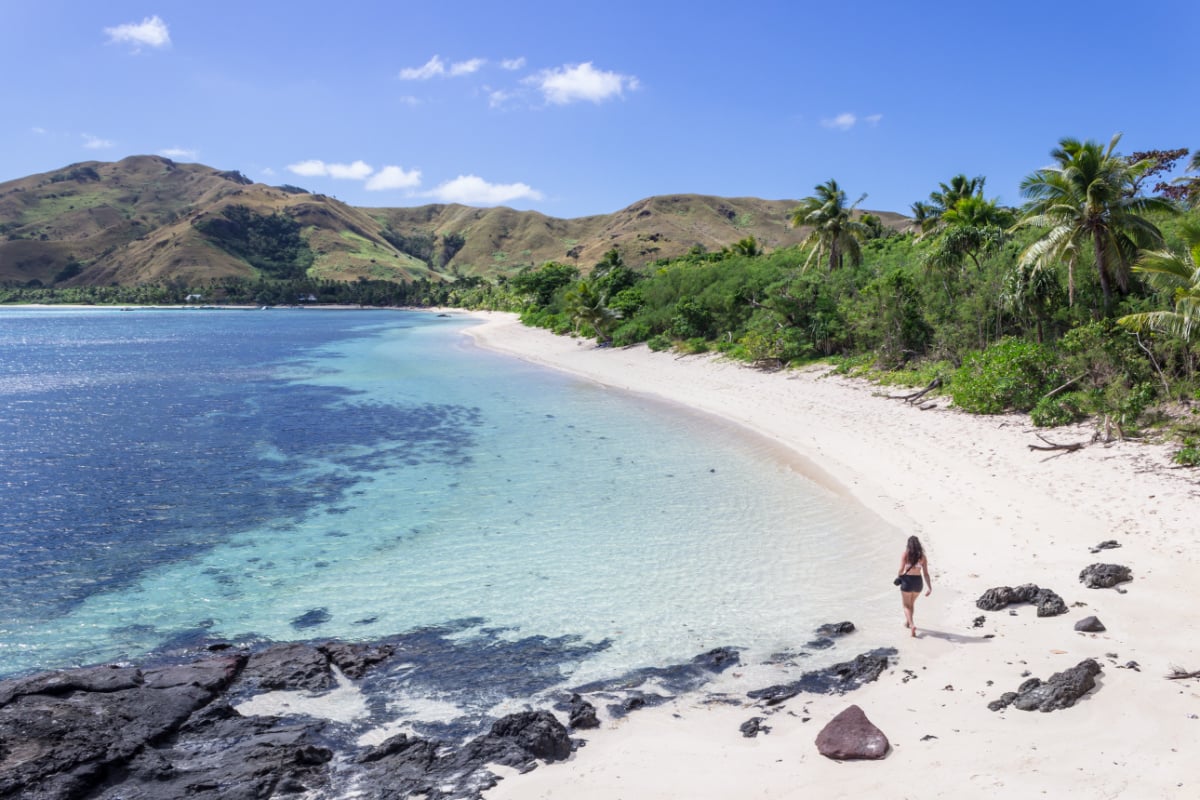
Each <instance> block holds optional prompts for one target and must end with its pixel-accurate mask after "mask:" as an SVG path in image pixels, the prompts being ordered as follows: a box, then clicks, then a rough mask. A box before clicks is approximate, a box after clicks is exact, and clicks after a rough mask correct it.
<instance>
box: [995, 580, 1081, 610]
mask: <svg viewBox="0 0 1200 800" xmlns="http://www.w3.org/2000/svg"><path fill="white" fill-rule="evenodd" d="M1012 603H1033V604H1034V605H1036V606H1037V615H1038V616H1039V617H1055V616H1058V615H1059V614H1065V613H1067V604H1066V603H1065V602H1064V601H1063V599H1062V598H1061V597H1059V596H1058V595H1057V594H1056V593H1055V592H1053V591H1051V590H1050V589H1042V588H1039V587H1038V586H1035V585H1034V584H1032V583H1026V584H1022V585H1021V586H1017V587H1015V588H1014V587H1012V586H997V587H995V588H992V589H988V590H987V591H986V592H984V593H983V594H982V595H981V596H980V597H979V599H978V600H976V601H975V606H976V607H977V608H979V609H981V610H983V611H999V610H1000V609H1002V608H1004V607H1006V606H1008V605H1010V604H1012Z"/></svg>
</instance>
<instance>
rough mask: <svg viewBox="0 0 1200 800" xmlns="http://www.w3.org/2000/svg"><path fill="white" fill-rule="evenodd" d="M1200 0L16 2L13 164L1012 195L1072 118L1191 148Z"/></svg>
mask: <svg viewBox="0 0 1200 800" xmlns="http://www.w3.org/2000/svg"><path fill="white" fill-rule="evenodd" d="M1197 30H1200V2H1196V0H1168V1H1167V2H1150V3H1143V4H1138V5H1134V4H1130V3H1117V2H1107V1H1102V2H1095V1H1093V2H1076V3H1073V4H1071V3H1052V2H1045V0H1042V1H1041V2H1036V3H1034V2H1026V1H1025V0H1016V1H1014V2H1003V3H1000V2H996V3H975V4H966V3H961V2H959V3H937V2H927V3H923V4H915V3H894V2H892V3H874V2H870V0H860V1H859V2H855V3H821V4H817V3H809V2H801V1H799V0H793V2H754V0H743V2H728V0H722V1H721V2H708V1H707V0H692V2H674V1H673V0H670V1H668V2H651V0H642V2H624V1H623V0H621V1H618V2H604V3H599V2H589V1H588V0H575V1H574V2H565V1H564V2H523V3H503V2H455V1H454V0H439V2H424V3H411V2H365V1H364V2H356V1H355V0H342V2H336V3H331V2H328V0H325V2H321V3H310V2H302V1H299V0H297V1H296V2H289V3H282V2H260V1H258V0H238V2H226V1H225V0H206V2H203V3H197V2H180V1H179V0H147V1H146V2H125V0H106V2H103V3H92V2H82V1H80V2H61V1H58V0H43V1H42V2H38V3H34V2H28V0H12V2H9V3H6V4H5V5H4V7H3V8H0V74H2V75H3V76H4V78H3V84H2V86H3V88H2V89H0V99H2V103H3V113H0V181H4V180H9V179H12V178H18V177H22V176H25V175H28V174H32V173H37V172H46V171H50V170H54V169H58V168H60V167H62V166H65V165H67V164H69V163H74V162H79V161H89V160H99V161H115V160H118V159H120V158H123V157H125V156H128V155H134V154H143V153H159V154H164V155H168V156H170V157H171V158H174V159H175V160H177V161H185V162H187V161H198V162H201V163H204V164H208V165H210V166H213V167H217V168H220V169H237V170H241V171H242V172H243V173H245V174H246V175H247V176H249V177H250V178H252V179H254V180H256V181H262V182H264V183H271V184H280V183H290V184H294V185H298V186H303V187H305V188H307V189H310V190H313V191H318V192H323V193H326V194H329V195H332V196H335V197H337V198H339V199H341V200H343V201H346V202H349V203H352V204H355V205H363V206H412V205H423V204H425V203H432V202H464V203H468V204H471V205H493V204H501V205H508V206H512V207H514V208H522V209H529V208H532V209H537V210H539V211H542V212H544V213H546V214H549V215H551V216H556V217H576V216H584V215H588V214H606V213H611V212H613V211H617V210H619V209H621V208H623V207H625V206H627V205H629V204H631V203H633V202H635V201H637V200H639V199H641V198H643V197H647V196H650V195H657V194H670V193H680V192H694V193H701V194H713V195H724V196H731V197H737V196H755V197H763V198H768V199H783V198H793V199H795V198H800V197H804V196H806V195H808V194H811V192H812V188H813V186H814V185H816V184H817V183H820V182H822V181H824V180H827V179H829V178H835V179H837V181H838V182H839V183H840V184H841V185H842V187H843V188H844V189H846V191H847V193H848V194H849V195H850V196H851V199H853V198H856V197H857V196H858V195H860V194H862V193H864V192H865V193H867V195H868V197H867V199H866V200H865V201H864V202H863V203H862V207H863V208H868V209H873V210H885V211H900V212H905V211H907V209H908V208H909V206H910V205H911V203H912V202H913V201H914V200H921V199H925V198H926V196H927V195H928V193H929V192H930V191H931V190H932V189H934V188H936V186H937V184H938V182H939V181H946V180H948V179H949V178H950V177H951V176H952V175H954V174H956V173H960V172H961V173H966V174H968V175H984V176H986V177H987V179H988V182H987V194H988V195H989V196H990V197H995V198H998V199H999V200H1000V201H1001V202H1004V203H1008V204H1018V203H1019V202H1020V196H1019V193H1018V188H1017V187H1018V184H1019V182H1020V180H1021V178H1022V177H1024V176H1025V175H1026V174H1028V173H1029V172H1031V171H1033V170H1035V169H1037V168H1038V167H1041V166H1044V165H1045V164H1046V163H1047V162H1048V161H1049V157H1048V154H1049V151H1050V150H1051V148H1052V147H1054V145H1055V143H1056V142H1057V141H1058V139H1059V138H1061V137H1063V136H1073V137H1076V138H1081V139H1097V140H1100V141H1103V142H1107V141H1108V139H1109V138H1110V137H1111V136H1112V134H1113V133H1116V132H1118V131H1121V132H1123V133H1124V138H1123V139H1122V142H1121V145H1120V148H1119V149H1120V150H1121V151H1122V152H1132V151H1134V150H1143V149H1152V148H1164V149H1165V148H1175V147H1188V148H1192V149H1196V148H1200V103H1197V101H1196V99H1195V89H1196V82H1197V66H1196V62H1195V53H1194V43H1193V39H1194V37H1195V34H1196V32H1197Z"/></svg>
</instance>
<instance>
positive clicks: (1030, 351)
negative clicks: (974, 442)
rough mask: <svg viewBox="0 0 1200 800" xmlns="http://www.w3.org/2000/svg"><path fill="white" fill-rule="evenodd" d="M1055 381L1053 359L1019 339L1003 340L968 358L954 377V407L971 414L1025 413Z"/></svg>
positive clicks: (1045, 352) (1052, 356)
mask: <svg viewBox="0 0 1200 800" xmlns="http://www.w3.org/2000/svg"><path fill="white" fill-rule="evenodd" d="M1058 380H1059V372H1058V370H1057V368H1056V364H1055V359H1054V355H1053V354H1052V353H1051V352H1050V351H1049V350H1048V349H1046V348H1045V347H1043V346H1042V345H1039V344H1035V343H1033V342H1027V341H1024V340H1022V339H1013V338H1005V339H1001V340H1000V341H999V342H997V343H996V344H994V345H992V346H991V347H989V348H988V349H986V350H984V351H982V352H975V353H971V354H969V355H968V356H967V357H966V358H964V359H963V365H962V366H961V367H959V369H958V370H957V371H956V372H955V373H954V379H953V382H952V383H951V385H950V395H951V397H953V398H954V404H955V405H956V406H958V407H959V408H961V409H963V410H964V411H969V412H971V413H973V414H999V413H1002V412H1004V411H1006V410H1009V409H1013V410H1016V411H1029V410H1030V409H1031V408H1033V407H1034V405H1036V404H1037V402H1038V400H1039V399H1041V397H1042V396H1043V395H1044V394H1046V392H1048V391H1050V390H1052V389H1053V388H1054V387H1055V385H1056V381H1058Z"/></svg>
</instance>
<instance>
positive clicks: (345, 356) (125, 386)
mask: <svg viewBox="0 0 1200 800" xmlns="http://www.w3.org/2000/svg"><path fill="white" fill-rule="evenodd" d="M468 324H470V323H469V322H468V321H466V320H464V319H463V318H453V319H442V318H437V317H435V316H434V315H432V314H423V313H419V312H327V311H313V310H304V311H299V310H293V311H288V310H273V311H270V312H248V311H177V312H175V311H133V312H117V311H71V312H65V311H44V310H36V311H34V310H29V311H15V310H0V368H2V369H0V398H2V399H3V400H4V401H5V417H4V419H2V420H0V423H3V426H4V428H3V430H4V432H5V439H4V442H5V443H4V444H3V445H2V446H0V456H2V457H3V458H4V461H5V468H6V470H7V476H6V479H5V481H4V484H3V486H2V487H0V488H2V489H3V493H2V494H0V501H3V505H0V524H2V525H3V531H2V532H3V533H4V534H5V537H6V538H5V541H6V543H5V545H4V563H5V564H6V565H8V566H7V568H6V569H5V570H4V571H3V572H2V573H0V580H2V581H3V583H2V584H0V589H3V590H4V591H5V594H6V595H7V596H14V595H16V596H18V597H20V596H22V592H23V593H24V595H25V598H24V599H22V600H19V601H18V602H16V603H15V604H14V606H13V607H12V608H10V609H8V610H7V611H6V612H5V614H4V616H3V617H2V618H0V626H2V627H0V674H6V673H15V672H20V671H25V670H29V669H42V668H49V667H59V666H66V665H70V664H77V663H91V662H98V661H110V660H118V659H134V658H138V657H141V656H143V655H145V654H147V653H153V652H161V651H162V650H164V649H170V648H171V647H172V646H176V645H178V644H179V643H180V642H186V641H187V640H188V637H189V636H198V635H201V634H202V635H204V636H207V637H215V638H230V639H271V640H278V641H283V640H292V639H308V638H313V637H345V638H371V637H375V636H382V635H386V634H390V633H395V632H403V631H407V630H412V629H414V628H419V627H422V626H428V625H439V624H442V623H446V622H448V621H453V620H463V619H472V620H475V621H476V622H474V623H472V624H475V625H478V626H479V627H484V628H488V629H502V631H501V634H500V635H502V636H509V637H513V638H516V637H525V636H538V635H541V636H575V637H579V638H580V639H581V640H583V641H587V642H598V641H605V640H606V641H608V642H609V643H610V646H609V647H607V648H606V649H603V650H601V651H600V652H597V653H592V654H589V655H588V656H587V657H586V658H585V659H583V660H580V661H573V662H570V663H564V664H562V665H561V669H562V673H563V675H564V678H565V679H569V680H570V681H572V682H574V683H581V682H584V681H587V680H593V679H597V678H601V677H605V676H611V675H614V674H618V673H620V672H621V671H623V670H626V669H629V668H632V667H639V666H647V665H658V664H668V663H678V662H680V661H686V660H687V659H689V658H691V657H692V656H694V655H696V654H697V653H700V652H703V651H706V650H708V649H710V648H713V647H717V646H724V645H730V646H736V647H740V648H743V649H744V658H746V659H747V660H752V659H754V658H759V657H765V656H767V655H769V654H771V653H773V652H777V651H780V650H786V649H789V648H795V647H799V646H800V645H802V644H803V643H804V642H805V641H807V640H808V639H810V638H812V636H811V634H812V629H813V628H814V627H815V626H816V625H817V624H819V623H822V622H828V621H834V620H841V619H852V620H854V621H855V622H856V623H857V624H858V625H859V627H860V629H861V630H862V631H863V637H864V638H863V645H864V647H865V646H871V645H873V644H876V643H879V642H882V641H883V640H884V639H885V638H887V637H884V636H883V631H884V628H885V626H890V627H897V628H898V624H894V623H897V622H898V619H899V616H898V614H899V611H898V608H896V607H895V606H896V603H895V600H894V598H893V597H892V594H893V593H892V591H890V590H891V587H890V586H889V585H888V583H887V576H888V574H889V572H890V571H891V569H892V566H893V565H892V563H891V562H892V561H893V560H894V555H895V553H894V552H893V551H894V550H896V548H897V545H896V542H898V541H900V540H901V538H902V537H901V536H900V534H898V533H897V532H896V531H894V530H891V529H889V528H887V526H885V525H883V524H882V523H881V522H880V521H879V520H878V519H876V518H874V517H872V516H871V515H869V514H867V513H866V512H865V511H863V510H862V509H860V508H858V507H856V506H854V505H853V504H851V503H849V502H847V501H846V500H845V499H844V498H841V497H839V496H837V495H835V494H834V493H832V492H830V491H829V490H827V489H825V488H822V487H821V486H820V485H818V484H817V483H815V482H814V481H812V480H810V479H809V478H808V477H806V476H805V475H804V474H802V472H801V471H800V470H798V469H797V468H796V467H795V465H794V464H793V463H792V461H791V459H790V458H789V455H788V454H787V453H786V452H783V451H781V450H780V449H779V448H777V447H776V446H774V445H771V444H769V443H767V442H765V441H763V440H762V439H760V438H758V437H755V436H750V435H748V434H747V433H746V432H744V431H743V430H741V429H739V428H737V427H735V426H732V425H728V424H725V423H722V422H720V421H718V420H714V419H712V418H709V417H705V416H701V415H697V414H693V413H690V412H687V411H686V410H684V409H680V408H678V407H674V406H668V405H665V404H659V403H655V402H650V401H647V400H646V399H644V398H640V397H637V396H632V395H628V394H625V393H621V392H617V391H613V390H609V389H606V388H604V387H600V386H597V385H594V384H592V383H589V382H586V381H581V380H578V379H576V378H573V377H570V376H566V375H562V374H558V373H555V372H553V371H549V370H546V369H543V368H540V367H535V366H532V365H529V364H526V363H523V362H520V361H517V360H515V359H512V358H509V357H506V356H501V355H497V354H493V353H489V352H485V351H482V350H479V349H477V348H476V347H474V346H473V345H472V344H471V343H470V341H469V340H468V339H467V337H465V336H464V335H463V334H462V328H463V327H464V326H465V325H468ZM55 415H62V416H61V418H58V419H55ZM181 465H186V466H181ZM131 476H132V477H131ZM47 521H49V522H47ZM81 531H82V533H81ZM85 534H86V535H85ZM21 564H25V565H26V568H25V569H21V568H18V567H19V565H21ZM31 570H32V571H31ZM31 575H36V576H37V577H36V581H35V580H34V578H32V577H30V576H31ZM890 627H889V628H888V631H889V632H891V631H890ZM841 655H842V656H843V657H844V655H845V654H841Z"/></svg>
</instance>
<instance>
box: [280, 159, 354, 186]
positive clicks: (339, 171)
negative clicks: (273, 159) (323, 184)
mask: <svg viewBox="0 0 1200 800" xmlns="http://www.w3.org/2000/svg"><path fill="white" fill-rule="evenodd" d="M287 168H288V171H289V172H292V173H295V174H296V175H303V176H304V177H306V178H317V177H326V178H337V179H339V180H355V181H360V180H363V179H364V178H366V177H368V176H369V175H370V174H371V173H373V172H374V171H375V170H373V169H372V168H371V166H370V165H369V164H367V163H366V162H365V161H355V162H354V163H353V164H327V163H325V162H324V161H322V160H321V159H319V158H310V159H308V160H307V161H299V162H297V163H295V164H288V167H287Z"/></svg>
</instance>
